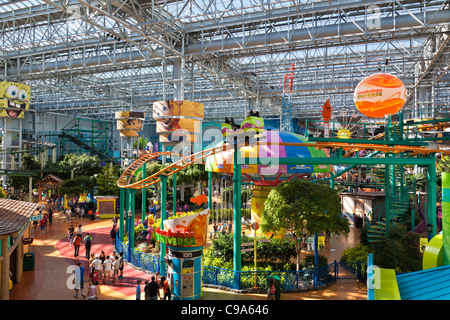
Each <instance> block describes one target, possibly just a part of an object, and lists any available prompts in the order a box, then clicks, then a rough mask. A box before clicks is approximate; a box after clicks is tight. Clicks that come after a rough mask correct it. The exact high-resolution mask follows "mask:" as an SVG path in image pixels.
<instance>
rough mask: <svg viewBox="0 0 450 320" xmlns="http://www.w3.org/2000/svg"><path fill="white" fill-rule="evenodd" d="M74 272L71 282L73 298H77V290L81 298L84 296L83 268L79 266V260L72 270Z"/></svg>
mask: <svg viewBox="0 0 450 320" xmlns="http://www.w3.org/2000/svg"><path fill="white" fill-rule="evenodd" d="M73 273H74V274H75V277H74V279H73V283H74V284H75V295H74V297H75V298H78V290H80V291H81V295H82V296H83V298H84V297H85V294H84V293H83V288H84V268H83V267H82V266H81V263H80V262H77V267H76V268H75V270H74V271H73Z"/></svg>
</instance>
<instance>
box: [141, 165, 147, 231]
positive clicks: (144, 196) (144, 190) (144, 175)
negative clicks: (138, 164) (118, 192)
mask: <svg viewBox="0 0 450 320" xmlns="http://www.w3.org/2000/svg"><path fill="white" fill-rule="evenodd" d="M145 178H147V164H146V163H144V164H143V165H142V180H143V179H145ZM146 207H147V188H142V214H141V217H142V223H143V222H144V220H145V212H146V211H147V210H146Z"/></svg>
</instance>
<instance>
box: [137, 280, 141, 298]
mask: <svg viewBox="0 0 450 320" xmlns="http://www.w3.org/2000/svg"><path fill="white" fill-rule="evenodd" d="M136 300H141V280H137V286H136Z"/></svg>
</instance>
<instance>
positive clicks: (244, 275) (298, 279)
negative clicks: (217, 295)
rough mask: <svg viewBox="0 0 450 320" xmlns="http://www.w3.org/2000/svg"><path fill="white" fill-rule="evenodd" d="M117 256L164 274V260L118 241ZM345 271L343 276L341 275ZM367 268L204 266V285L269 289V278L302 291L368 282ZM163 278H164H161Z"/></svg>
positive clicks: (336, 265) (282, 286) (337, 265)
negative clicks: (343, 282)
mask: <svg viewBox="0 0 450 320" xmlns="http://www.w3.org/2000/svg"><path fill="white" fill-rule="evenodd" d="M116 249H117V252H123V255H124V259H125V260H126V261H127V262H128V263H131V264H132V265H134V266H135V267H137V268H142V269H144V270H146V271H149V272H152V273H156V272H160V270H161V259H160V258H158V257H155V256H153V255H151V254H148V253H143V252H140V251H137V250H128V246H127V245H125V244H123V243H122V242H121V241H120V240H119V239H117V240H116ZM339 268H344V269H345V271H346V272H345V273H344V272H339ZM365 269H366V267H365V265H364V264H363V263H361V262H348V263H346V262H336V261H334V262H333V263H331V264H328V265H327V266H323V267H321V268H318V269H317V276H316V273H315V271H316V270H314V269H308V270H299V271H256V272H255V271H234V270H229V269H223V268H218V267H211V266H203V276H202V280H203V284H205V285H213V286H217V287H219V288H220V287H222V288H230V289H238V290H245V289H251V288H255V287H257V288H258V289H263V290H266V289H267V285H268V279H269V277H277V278H278V279H279V285H280V289H281V290H283V291H286V290H301V289H310V288H315V287H319V286H322V285H326V284H328V283H330V282H333V281H336V280H338V279H349V278H351V279H359V280H360V281H364V279H365ZM162 275H164V274H162Z"/></svg>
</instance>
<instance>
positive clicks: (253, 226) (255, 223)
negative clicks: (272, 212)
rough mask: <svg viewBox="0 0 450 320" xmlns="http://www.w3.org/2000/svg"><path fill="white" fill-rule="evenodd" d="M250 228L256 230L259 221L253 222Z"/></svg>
mask: <svg viewBox="0 0 450 320" xmlns="http://www.w3.org/2000/svg"><path fill="white" fill-rule="evenodd" d="M252 229H253V230H255V231H256V230H258V229H259V223H258V222H253V223H252Z"/></svg>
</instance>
